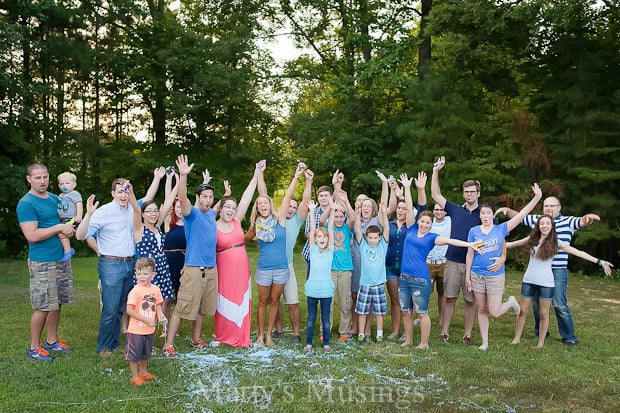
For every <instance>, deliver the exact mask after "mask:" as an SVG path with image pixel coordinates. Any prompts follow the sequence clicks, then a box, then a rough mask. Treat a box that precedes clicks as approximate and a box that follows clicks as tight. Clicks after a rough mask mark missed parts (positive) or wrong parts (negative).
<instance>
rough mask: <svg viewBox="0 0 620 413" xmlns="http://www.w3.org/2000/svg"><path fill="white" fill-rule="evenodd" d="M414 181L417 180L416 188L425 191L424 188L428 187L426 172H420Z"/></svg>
mask: <svg viewBox="0 0 620 413" xmlns="http://www.w3.org/2000/svg"><path fill="white" fill-rule="evenodd" d="M414 180H415V186H416V188H418V189H424V187H425V186H426V180H427V176H426V172H423V171H420V172H418V177H417V178H414Z"/></svg>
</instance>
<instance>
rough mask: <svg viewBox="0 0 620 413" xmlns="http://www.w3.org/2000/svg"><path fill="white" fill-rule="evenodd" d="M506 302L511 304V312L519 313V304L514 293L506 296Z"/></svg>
mask: <svg viewBox="0 0 620 413" xmlns="http://www.w3.org/2000/svg"><path fill="white" fill-rule="evenodd" d="M508 302H509V303H511V304H512V313H513V314H514V315H519V313H520V312H521V306H520V305H519V302H518V301H517V298H516V297H515V296H514V295H511V296H510V297H508Z"/></svg>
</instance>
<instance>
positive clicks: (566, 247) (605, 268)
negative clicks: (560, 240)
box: [560, 244, 614, 277]
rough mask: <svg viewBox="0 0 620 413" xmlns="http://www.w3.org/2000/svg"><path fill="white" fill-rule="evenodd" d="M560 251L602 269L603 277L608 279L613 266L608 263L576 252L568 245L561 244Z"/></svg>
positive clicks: (578, 251) (575, 249)
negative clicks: (605, 276)
mask: <svg viewBox="0 0 620 413" xmlns="http://www.w3.org/2000/svg"><path fill="white" fill-rule="evenodd" d="M560 249H562V250H564V251H566V252H567V253H569V254H571V255H574V256H575V257H579V258H581V259H584V260H586V261H590V262H591V263H594V264H596V265H599V266H601V267H603V271H605V275H607V276H608V277H609V276H611V269H612V268H613V266H614V265H613V264H612V263H611V262H609V261H605V260H601V259H599V258H596V257H593V256H592V255H590V254H588V253H587V252H585V251H581V250H578V249H577V248H575V247H573V246H571V245H570V244H561V245H560Z"/></svg>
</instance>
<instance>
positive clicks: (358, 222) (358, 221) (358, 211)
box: [354, 204, 363, 244]
mask: <svg viewBox="0 0 620 413" xmlns="http://www.w3.org/2000/svg"><path fill="white" fill-rule="evenodd" d="M354 228H355V239H356V240H357V243H358V244H360V243H361V242H362V237H363V235H362V206H361V205H357V204H356V205H355V225H354Z"/></svg>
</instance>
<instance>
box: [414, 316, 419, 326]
mask: <svg viewBox="0 0 620 413" xmlns="http://www.w3.org/2000/svg"><path fill="white" fill-rule="evenodd" d="M413 325H414V326H419V325H420V319H419V318H416V319H415V320H413Z"/></svg>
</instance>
